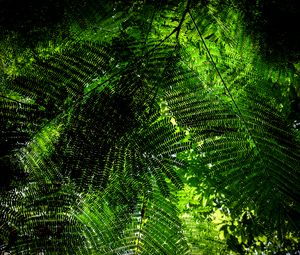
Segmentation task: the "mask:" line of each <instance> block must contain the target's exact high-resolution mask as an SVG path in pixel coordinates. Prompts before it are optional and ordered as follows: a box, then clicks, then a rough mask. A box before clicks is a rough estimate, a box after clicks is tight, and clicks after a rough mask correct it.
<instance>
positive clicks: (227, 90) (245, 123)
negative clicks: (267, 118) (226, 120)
mask: <svg viewBox="0 0 300 255" xmlns="http://www.w3.org/2000/svg"><path fill="white" fill-rule="evenodd" d="M188 13H189V15H190V17H191V19H192V21H193V24H194V26H195V28H196V30H197V33H198V35H199V37H200V39H201V41H202V43H203V45H204V47H205V50H206V51H207V53H208V56H209V59H210V62H211V63H212V65H213V67H214V69H215V70H216V72H217V74H218V76H219V77H220V79H221V82H222V84H223V86H224V88H225V90H226V92H227V93H228V95H229V97H230V99H231V101H232V103H233V105H234V107H235V108H236V110H237V112H238V114H237V116H238V117H239V118H240V120H241V121H242V123H243V124H244V128H245V130H246V132H247V133H248V135H249V137H250V139H251V140H252V141H253V143H254V146H255V148H257V145H256V142H255V140H254V139H253V136H252V134H251V131H250V130H249V129H248V127H247V122H246V120H245V119H244V116H243V114H242V112H241V110H240V108H239V107H238V105H237V103H236V102H235V100H234V97H233V96H232V94H231V92H230V90H229V88H228V86H227V85H226V83H225V81H224V79H223V77H222V75H221V73H220V71H219V69H218V67H217V65H216V63H215V61H214V59H213V57H212V55H211V54H210V51H209V49H208V47H207V45H206V43H205V41H204V38H203V36H202V34H201V32H200V30H199V28H198V26H197V24H196V22H195V19H194V18H193V16H192V14H191V12H190V10H188Z"/></svg>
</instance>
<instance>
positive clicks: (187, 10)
mask: <svg viewBox="0 0 300 255" xmlns="http://www.w3.org/2000/svg"><path fill="white" fill-rule="evenodd" d="M191 2H192V0H188V1H187V4H186V7H185V10H184V12H183V14H182V17H181V20H180V22H179V24H178V26H177V27H176V31H177V33H176V39H178V37H179V33H180V29H181V26H182V24H183V22H184V19H185V16H186V14H187V13H189V10H190V5H191Z"/></svg>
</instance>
